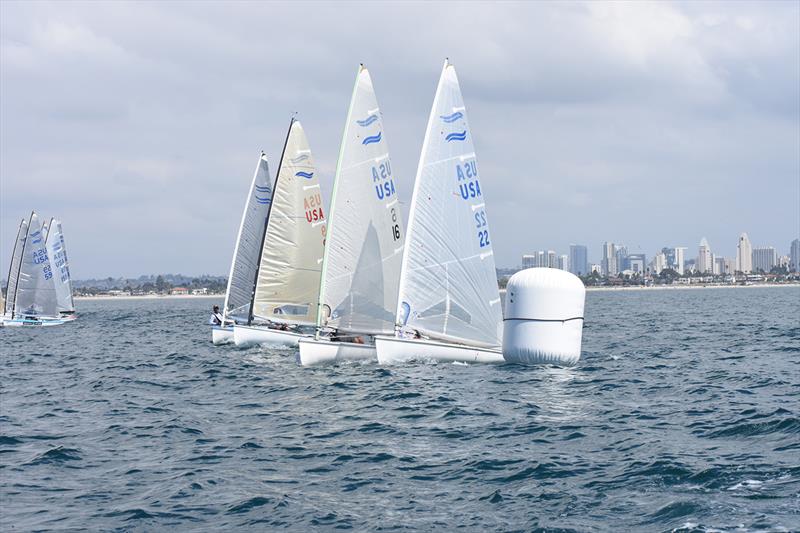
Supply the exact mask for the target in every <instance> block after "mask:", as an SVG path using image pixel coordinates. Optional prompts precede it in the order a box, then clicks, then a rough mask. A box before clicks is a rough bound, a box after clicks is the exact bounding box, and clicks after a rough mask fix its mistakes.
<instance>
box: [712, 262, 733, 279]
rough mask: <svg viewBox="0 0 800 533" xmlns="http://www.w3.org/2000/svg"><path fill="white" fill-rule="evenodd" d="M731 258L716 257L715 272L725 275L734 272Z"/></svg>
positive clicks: (718, 274)
mask: <svg viewBox="0 0 800 533" xmlns="http://www.w3.org/2000/svg"><path fill="white" fill-rule="evenodd" d="M730 265H731V260H730V259H728V258H725V257H715V258H714V274H715V275H717V276H724V275H726V274H732V272H731V271H730Z"/></svg>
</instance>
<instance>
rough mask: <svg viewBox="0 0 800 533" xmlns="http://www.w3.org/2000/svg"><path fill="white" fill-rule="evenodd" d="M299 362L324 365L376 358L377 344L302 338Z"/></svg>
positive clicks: (307, 364) (306, 364) (304, 364)
mask: <svg viewBox="0 0 800 533" xmlns="http://www.w3.org/2000/svg"><path fill="white" fill-rule="evenodd" d="M298 344H299V347H300V352H299V353H298V355H297V362H298V363H299V364H301V365H303V366H311V365H322V364H330V363H336V362H339V361H368V360H370V359H373V360H374V359H375V357H376V352H375V346H374V345H371V344H355V343H352V342H333V341H326V340H316V339H312V338H308V339H300V342H299V343H298Z"/></svg>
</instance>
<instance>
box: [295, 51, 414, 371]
mask: <svg viewBox="0 0 800 533" xmlns="http://www.w3.org/2000/svg"><path fill="white" fill-rule="evenodd" d="M403 243H404V238H403V223H402V220H401V213H400V206H399V204H398V201H397V191H396V187H395V182H394V178H393V176H392V167H391V161H390V160H389V150H388V147H387V144H386V133H385V131H384V128H383V121H382V119H381V113H380V108H379V107H378V102H377V99H376V97H375V91H374V89H373V87H372V80H371V79H370V76H369V71H367V69H366V68H365V67H364V66H363V65H361V66H360V67H359V70H358V75H357V76H356V82H355V87H354V88H353V95H352V98H351V100H350V108H349V110H348V113H347V122H346V124H345V128H344V135H343V137H342V144H341V148H340V152H339V160H338V163H337V168H336V177H335V179H334V185H333V193H332V196H331V207H330V209H329V213H328V231H327V242H326V245H325V255H324V258H323V261H322V275H321V277H320V290H319V308H318V312H317V321H316V325H317V334H316V336H315V338H314V339H300V341H299V347H300V351H299V355H298V361H299V362H300V363H301V364H303V365H310V364H317V363H324V362H333V361H339V360H344V359H374V358H375V356H376V352H375V346H374V344H373V342H372V336H374V335H379V334H390V333H392V332H393V331H394V322H395V320H394V312H395V309H396V306H397V282H398V280H399V274H400V262H401V259H402V252H403ZM326 333H329V334H330V336H327V337H326V336H325V334H326Z"/></svg>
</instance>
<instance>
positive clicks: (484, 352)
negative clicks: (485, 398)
mask: <svg viewBox="0 0 800 533" xmlns="http://www.w3.org/2000/svg"><path fill="white" fill-rule="evenodd" d="M375 348H376V351H377V357H378V363H380V364H382V365H389V364H398V363H407V362H408V361H412V360H433V361H445V362H449V363H454V362H460V363H488V364H499V363H505V359H503V354H502V352H501V351H500V350H489V349H487V348H478V347H474V346H464V345H461V344H449V343H444V342H437V341H431V340H427V339H401V338H397V337H384V336H380V335H379V336H377V337H375Z"/></svg>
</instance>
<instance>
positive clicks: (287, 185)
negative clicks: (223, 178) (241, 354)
mask: <svg viewBox="0 0 800 533" xmlns="http://www.w3.org/2000/svg"><path fill="white" fill-rule="evenodd" d="M274 189H275V193H274V194H273V197H272V207H271V209H270V212H269V223H268V224H267V233H266V235H265V236H264V246H263V247H262V252H261V267H260V268H259V271H258V281H257V282H256V292H255V297H254V299H253V315H254V316H256V317H259V318H264V319H269V320H273V321H279V322H291V323H295V324H314V323H316V319H317V302H318V301H319V277H320V271H321V268H322V255H323V253H324V250H325V215H324V213H323V206H322V194H321V193H320V188H319V179H318V177H317V170H316V168H315V167H314V159H313V158H312V156H311V149H310V148H309V146H308V139H306V134H305V132H304V131H303V126H302V125H301V124H300V122H298V121H296V120H292V122H291V124H290V125H289V133H288V135H287V137H286V145H285V146H284V148H283V154H282V156H281V163H280V166H279V168H278V174H277V176H276V177H275V187H274Z"/></svg>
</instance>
